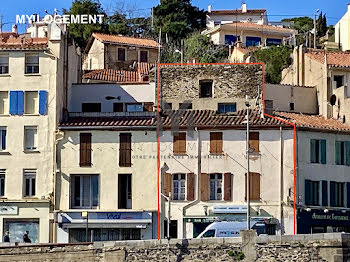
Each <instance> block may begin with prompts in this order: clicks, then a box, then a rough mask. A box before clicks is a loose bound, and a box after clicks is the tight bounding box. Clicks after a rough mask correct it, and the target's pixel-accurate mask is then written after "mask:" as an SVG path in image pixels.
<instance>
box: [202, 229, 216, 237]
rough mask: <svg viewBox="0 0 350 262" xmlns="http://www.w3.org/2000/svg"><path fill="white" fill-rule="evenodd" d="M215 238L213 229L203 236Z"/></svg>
mask: <svg viewBox="0 0 350 262" xmlns="http://www.w3.org/2000/svg"><path fill="white" fill-rule="evenodd" d="M207 237H215V229H210V230H208V231H207V232H205V233H204V234H203V238H207Z"/></svg>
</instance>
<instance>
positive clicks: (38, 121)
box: [0, 26, 79, 243]
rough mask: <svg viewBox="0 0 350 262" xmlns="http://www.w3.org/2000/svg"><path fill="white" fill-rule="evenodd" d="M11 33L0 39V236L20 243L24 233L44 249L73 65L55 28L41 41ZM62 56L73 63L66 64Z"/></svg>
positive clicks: (69, 47)
mask: <svg viewBox="0 0 350 262" xmlns="http://www.w3.org/2000/svg"><path fill="white" fill-rule="evenodd" d="M15 29H16V27H14V32H9V33H1V34H0V86H1V90H0V135H1V139H0V140H1V146H0V180H1V181H0V182H1V183H0V185H1V187H0V198H1V203H0V235H1V237H3V235H4V232H5V231H9V236H10V241H11V242H23V234H24V233H25V231H26V230H28V231H29V238H30V239H31V241H32V242H33V243H48V242H51V241H52V237H51V236H52V233H53V213H52V210H53V209H54V203H53V201H52V200H53V198H54V176H55V172H56V165H55V161H56V151H55V144H56V126H57V123H58V122H59V121H60V116H61V115H62V111H63V108H64V107H65V96H66V86H67V85H68V84H69V83H70V82H72V81H77V78H78V76H77V75H76V73H77V71H78V70H77V68H78V64H77V63H78V61H79V59H78V58H77V53H76V51H75V47H74V44H69V43H68V41H67V38H66V35H65V34H64V33H63V32H61V29H60V28H58V27H56V26H52V27H51V26H49V27H48V37H46V38H44V37H42V38H34V37H30V36H28V35H19V34H18V33H17V32H16V31H15ZM53 35H56V36H57V35H58V36H59V39H57V38H55V39H54V40H53V39H52V38H51V36H53ZM67 52H69V53H70V54H73V55H75V57H74V56H71V57H74V59H73V58H72V59H71V60H69V61H67ZM67 63H68V64H69V65H68V67H66V66H67ZM75 66H76V69H75Z"/></svg>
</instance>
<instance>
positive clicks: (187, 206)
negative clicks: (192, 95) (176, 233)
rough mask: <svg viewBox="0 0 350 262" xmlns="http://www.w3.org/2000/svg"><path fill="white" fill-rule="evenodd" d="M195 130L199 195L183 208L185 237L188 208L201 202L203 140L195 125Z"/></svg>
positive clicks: (183, 234) (184, 233)
mask: <svg viewBox="0 0 350 262" xmlns="http://www.w3.org/2000/svg"><path fill="white" fill-rule="evenodd" d="M195 131H196V132H197V149H198V152H197V153H198V154H197V155H198V162H197V181H196V184H197V196H196V199H195V200H194V201H192V202H190V203H188V204H187V205H185V206H184V207H183V208H182V217H183V218H182V220H183V226H182V236H183V238H184V237H185V235H186V223H185V217H186V210H187V209H188V208H190V207H192V206H194V205H196V204H198V203H199V202H200V192H201V191H200V184H201V173H202V144H201V143H202V142H201V137H200V132H199V130H198V128H197V127H195Z"/></svg>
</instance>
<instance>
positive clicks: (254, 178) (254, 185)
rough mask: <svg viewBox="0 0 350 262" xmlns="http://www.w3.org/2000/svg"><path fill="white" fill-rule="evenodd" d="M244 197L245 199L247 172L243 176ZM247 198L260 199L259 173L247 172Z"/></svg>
mask: <svg viewBox="0 0 350 262" xmlns="http://www.w3.org/2000/svg"><path fill="white" fill-rule="evenodd" d="M245 198H246V199H247V174H246V176H245ZM249 199H250V200H252V201H260V174H259V173H253V172H250V173H249Z"/></svg>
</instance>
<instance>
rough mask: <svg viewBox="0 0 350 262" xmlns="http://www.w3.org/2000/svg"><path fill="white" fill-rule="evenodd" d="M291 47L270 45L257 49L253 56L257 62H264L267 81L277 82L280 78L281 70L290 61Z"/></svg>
mask: <svg viewBox="0 0 350 262" xmlns="http://www.w3.org/2000/svg"><path fill="white" fill-rule="evenodd" d="M291 53H292V49H291V48H290V47H287V46H271V47H270V48H266V49H258V50H257V51H255V52H254V54H253V56H254V57H255V58H256V60H257V61H258V62H263V63H265V79H266V82H267V83H271V84H278V83H280V82H281V80H282V70H283V69H284V68H286V67H287V66H289V65H290V64H291V63H292V58H291Z"/></svg>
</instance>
